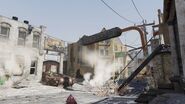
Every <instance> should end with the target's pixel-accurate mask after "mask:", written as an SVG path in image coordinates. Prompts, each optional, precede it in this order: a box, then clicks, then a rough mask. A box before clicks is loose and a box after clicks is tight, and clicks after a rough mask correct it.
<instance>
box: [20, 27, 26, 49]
mask: <svg viewBox="0 0 185 104" xmlns="http://www.w3.org/2000/svg"><path fill="white" fill-rule="evenodd" d="M21 32H22V33H23V32H25V34H24V35H25V36H24V37H23V38H22V37H21V35H23V34H20V33H21ZM27 34H28V30H27V29H25V28H23V27H19V29H18V42H17V45H19V46H25V45H26V37H27ZM22 42H23V44H22Z"/></svg>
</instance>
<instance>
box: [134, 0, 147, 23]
mask: <svg viewBox="0 0 185 104" xmlns="http://www.w3.org/2000/svg"><path fill="white" fill-rule="evenodd" d="M131 1H132V4H133V6H134V8H135V9H136V11H137V13H138V15H139V16H140V17H141V19H142V20H143V21H144V20H145V19H144V18H143V16H142V15H141V13H140V12H139V9H138V8H137V6H136V4H135V2H134V0H131Z"/></svg>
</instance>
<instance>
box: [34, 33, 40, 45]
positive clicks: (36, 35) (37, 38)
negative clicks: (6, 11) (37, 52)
mask: <svg viewBox="0 0 185 104" xmlns="http://www.w3.org/2000/svg"><path fill="white" fill-rule="evenodd" d="M32 45H33V47H34V48H39V45H40V33H38V32H34V33H33V44H32Z"/></svg>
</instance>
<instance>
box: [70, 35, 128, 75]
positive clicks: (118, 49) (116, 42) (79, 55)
mask: <svg viewBox="0 0 185 104" xmlns="http://www.w3.org/2000/svg"><path fill="white" fill-rule="evenodd" d="M126 51H127V49H126V47H125V46H124V45H123V43H122V42H121V40H120V39H119V38H113V39H109V40H105V41H102V42H98V43H95V44H92V45H87V46H82V45H80V44H78V43H72V44H69V46H68V60H67V74H69V75H72V76H76V74H77V70H78V69H79V70H80V73H81V74H82V75H83V74H84V73H87V72H91V73H92V74H94V68H95V67H96V65H97V63H96V62H97V61H98V60H99V59H101V60H103V61H104V62H106V63H107V64H113V63H115V64H114V66H113V69H112V70H115V69H117V70H119V69H120V70H121V69H123V68H124V66H125V64H126ZM92 53H93V54H94V55H96V56H95V57H91V56H92ZM89 57H90V58H92V60H93V61H95V63H89V62H88V61H89V60H90V61H91V59H87V58H89ZM125 72H126V73H127V71H125ZM126 73H124V74H122V75H123V77H125V76H126V77H127V76H128V75H127V74H126ZM114 74H115V73H113V75H114Z"/></svg>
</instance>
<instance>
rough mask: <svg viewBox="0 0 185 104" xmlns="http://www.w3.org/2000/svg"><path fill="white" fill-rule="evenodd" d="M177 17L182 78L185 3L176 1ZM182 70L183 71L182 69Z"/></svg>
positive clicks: (184, 75) (184, 51) (183, 66)
mask: <svg viewBox="0 0 185 104" xmlns="http://www.w3.org/2000/svg"><path fill="white" fill-rule="evenodd" d="M175 8H176V16H177V29H178V30H177V31H178V34H177V35H178V37H179V39H178V42H179V48H180V58H181V59H180V60H181V63H180V70H182V71H183V72H182V74H181V73H180V74H181V75H182V76H183V77H185V21H184V19H185V1H184V0H175ZM181 68H182V69H181Z"/></svg>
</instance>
